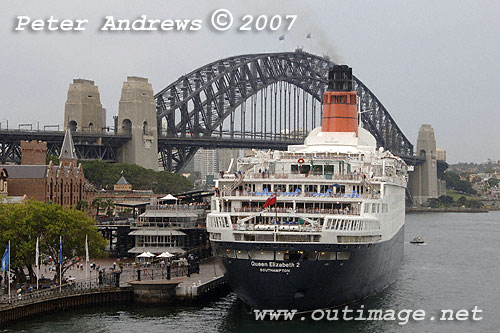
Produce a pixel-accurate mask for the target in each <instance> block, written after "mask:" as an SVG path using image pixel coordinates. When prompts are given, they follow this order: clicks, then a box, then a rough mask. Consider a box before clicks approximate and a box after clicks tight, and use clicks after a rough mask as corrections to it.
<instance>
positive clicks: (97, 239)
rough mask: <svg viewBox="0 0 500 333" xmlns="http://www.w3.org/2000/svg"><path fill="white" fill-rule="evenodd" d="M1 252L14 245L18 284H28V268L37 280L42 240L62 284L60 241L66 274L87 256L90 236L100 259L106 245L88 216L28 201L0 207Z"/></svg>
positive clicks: (13, 266)
mask: <svg viewBox="0 0 500 333" xmlns="http://www.w3.org/2000/svg"><path fill="white" fill-rule="evenodd" d="M0 229H1V230H2V233H0V251H1V253H3V251H5V247H6V245H7V242H8V241H9V240H10V242H11V270H12V272H13V273H14V274H15V276H16V280H17V281H18V282H25V281H26V276H25V273H24V268H26V269H27V270H28V275H29V278H30V281H33V280H34V279H35V273H34V269H33V266H34V264H35V247H36V239H37V237H38V238H39V240H40V242H39V244H40V252H41V253H43V254H45V255H50V256H51V257H52V258H54V261H55V263H56V268H57V270H56V271H57V275H56V280H57V281H59V279H60V277H59V265H60V264H61V263H59V237H62V242H63V258H64V259H63V262H62V267H61V270H62V272H63V274H64V272H66V271H67V270H68V269H69V268H70V267H71V266H72V265H74V264H75V263H76V261H74V260H72V259H73V258H75V257H77V256H79V257H83V256H85V236H88V241H89V254H90V255H91V256H100V255H102V253H103V250H104V247H105V245H106V241H105V240H104V239H103V238H102V236H101V235H100V234H99V233H98V231H97V228H96V227H95V223H94V221H93V220H92V219H90V218H89V217H87V215H85V213H83V212H81V211H78V210H74V209H68V208H63V207H62V206H59V205H55V204H47V203H43V202H38V201H34V200H28V201H26V202H25V203H21V204H0Z"/></svg>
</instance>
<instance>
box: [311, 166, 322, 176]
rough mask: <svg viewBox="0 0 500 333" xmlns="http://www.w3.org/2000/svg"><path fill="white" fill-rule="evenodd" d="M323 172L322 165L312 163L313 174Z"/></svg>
mask: <svg viewBox="0 0 500 333" xmlns="http://www.w3.org/2000/svg"><path fill="white" fill-rule="evenodd" d="M322 174H323V166H322V165H314V166H313V175H322Z"/></svg>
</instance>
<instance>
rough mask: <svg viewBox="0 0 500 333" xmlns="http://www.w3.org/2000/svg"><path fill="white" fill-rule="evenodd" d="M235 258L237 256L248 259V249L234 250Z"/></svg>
mask: <svg viewBox="0 0 500 333" xmlns="http://www.w3.org/2000/svg"><path fill="white" fill-rule="evenodd" d="M236 258H238V259H248V251H247V250H238V251H236Z"/></svg>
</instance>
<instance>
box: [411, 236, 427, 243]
mask: <svg viewBox="0 0 500 333" xmlns="http://www.w3.org/2000/svg"><path fill="white" fill-rule="evenodd" d="M410 243H412V244H425V241H424V239H423V238H422V237H415V238H413V239H412V240H411V241H410Z"/></svg>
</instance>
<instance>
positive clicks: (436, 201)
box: [428, 198, 441, 208]
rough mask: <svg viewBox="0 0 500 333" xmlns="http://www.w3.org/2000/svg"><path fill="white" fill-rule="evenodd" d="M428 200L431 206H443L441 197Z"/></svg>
mask: <svg viewBox="0 0 500 333" xmlns="http://www.w3.org/2000/svg"><path fill="white" fill-rule="evenodd" d="M428 202H429V207H431V208H439V207H441V201H439V199H436V198H429V200H428Z"/></svg>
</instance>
